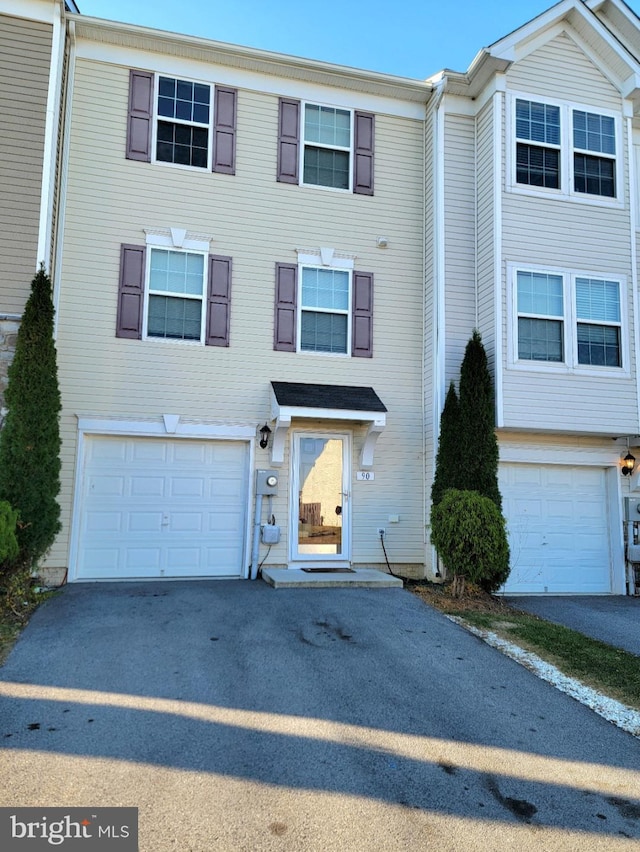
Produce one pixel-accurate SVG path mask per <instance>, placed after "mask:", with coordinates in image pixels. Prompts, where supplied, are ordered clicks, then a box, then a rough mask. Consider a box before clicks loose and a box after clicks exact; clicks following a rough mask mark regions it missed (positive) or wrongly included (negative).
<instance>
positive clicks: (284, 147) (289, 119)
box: [278, 98, 300, 183]
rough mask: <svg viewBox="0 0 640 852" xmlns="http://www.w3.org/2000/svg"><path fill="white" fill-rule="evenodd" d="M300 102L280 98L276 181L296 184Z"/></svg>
mask: <svg viewBox="0 0 640 852" xmlns="http://www.w3.org/2000/svg"><path fill="white" fill-rule="evenodd" d="M299 145H300V101H290V100H286V99H285V98H280V107H279V116H278V180H279V181H281V182H282V183H298V148H299Z"/></svg>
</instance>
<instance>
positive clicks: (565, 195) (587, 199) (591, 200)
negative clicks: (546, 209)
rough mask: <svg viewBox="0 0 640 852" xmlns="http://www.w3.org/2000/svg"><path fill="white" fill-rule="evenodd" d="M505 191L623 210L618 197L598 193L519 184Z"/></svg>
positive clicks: (510, 186)
mask: <svg viewBox="0 0 640 852" xmlns="http://www.w3.org/2000/svg"><path fill="white" fill-rule="evenodd" d="M505 192H507V193H510V194H512V195H525V196H529V197H530V198H546V199H557V200H558V201H565V202H569V203H573V202H575V203H576V204H588V205H590V206H592V207H608V208H610V209H615V210H624V207H625V205H624V201H623V200H622V199H620V198H608V197H606V196H600V195H588V194H586V193H582V192H563V191H562V190H559V189H544V188H543V187H529V186H525V185H520V184H510V185H508V186H507V187H506V189H505Z"/></svg>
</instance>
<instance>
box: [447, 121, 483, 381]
mask: <svg viewBox="0 0 640 852" xmlns="http://www.w3.org/2000/svg"><path fill="white" fill-rule="evenodd" d="M444 150H445V170H444V182H445V209H444V221H445V229H446V241H445V301H446V333H447V349H446V354H445V381H446V384H447V386H448V385H449V382H450V381H452V380H453V381H455V382H456V383H457V381H458V378H459V375H460V364H461V363H462V359H463V357H464V350H465V347H466V345H467V341H468V340H469V338H470V337H471V333H472V331H473V329H474V327H475V325H476V292H475V289H476V288H475V283H476V282H475V277H476V263H475V255H476V219H475V209H476V208H475V121H474V119H473V118H470V117H467V116H460V115H447V117H446V123H445V142H444Z"/></svg>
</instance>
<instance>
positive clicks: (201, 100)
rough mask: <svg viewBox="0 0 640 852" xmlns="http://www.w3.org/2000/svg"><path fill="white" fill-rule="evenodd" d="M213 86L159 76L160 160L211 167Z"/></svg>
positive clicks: (157, 144) (156, 129)
mask: <svg viewBox="0 0 640 852" xmlns="http://www.w3.org/2000/svg"><path fill="white" fill-rule="evenodd" d="M212 89H213V87H212V86H210V85H209V84H207V83H198V82H195V81H193V80H182V79H179V78H176V77H168V76H164V75H162V74H157V75H156V90H155V122H154V144H153V151H154V159H155V161H156V162H161V163H173V164H174V165H180V166H191V167H194V168H200V169H210V168H211V140H212V127H211V122H212V114H213V108H212V107H213V103H212Z"/></svg>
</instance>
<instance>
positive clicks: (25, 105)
mask: <svg viewBox="0 0 640 852" xmlns="http://www.w3.org/2000/svg"><path fill="white" fill-rule="evenodd" d="M52 32H53V28H52V26H51V25H50V24H44V23H38V22H36V21H27V20H22V19H19V18H13V17H9V16H7V15H0V115H1V116H2V157H0V186H1V187H2V205H0V283H1V289H0V313H8V314H21V313H22V310H23V308H24V304H25V302H26V299H27V296H28V295H29V290H30V284H31V280H32V278H33V275H34V272H35V270H36V266H37V263H38V262H39V261H40V260H45V261H46V260H47V258H37V257H36V254H37V248H38V225H39V217H40V194H41V188H42V161H43V156H44V135H45V121H46V106H47V88H48V84H49V67H50V61H51V40H52Z"/></svg>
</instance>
